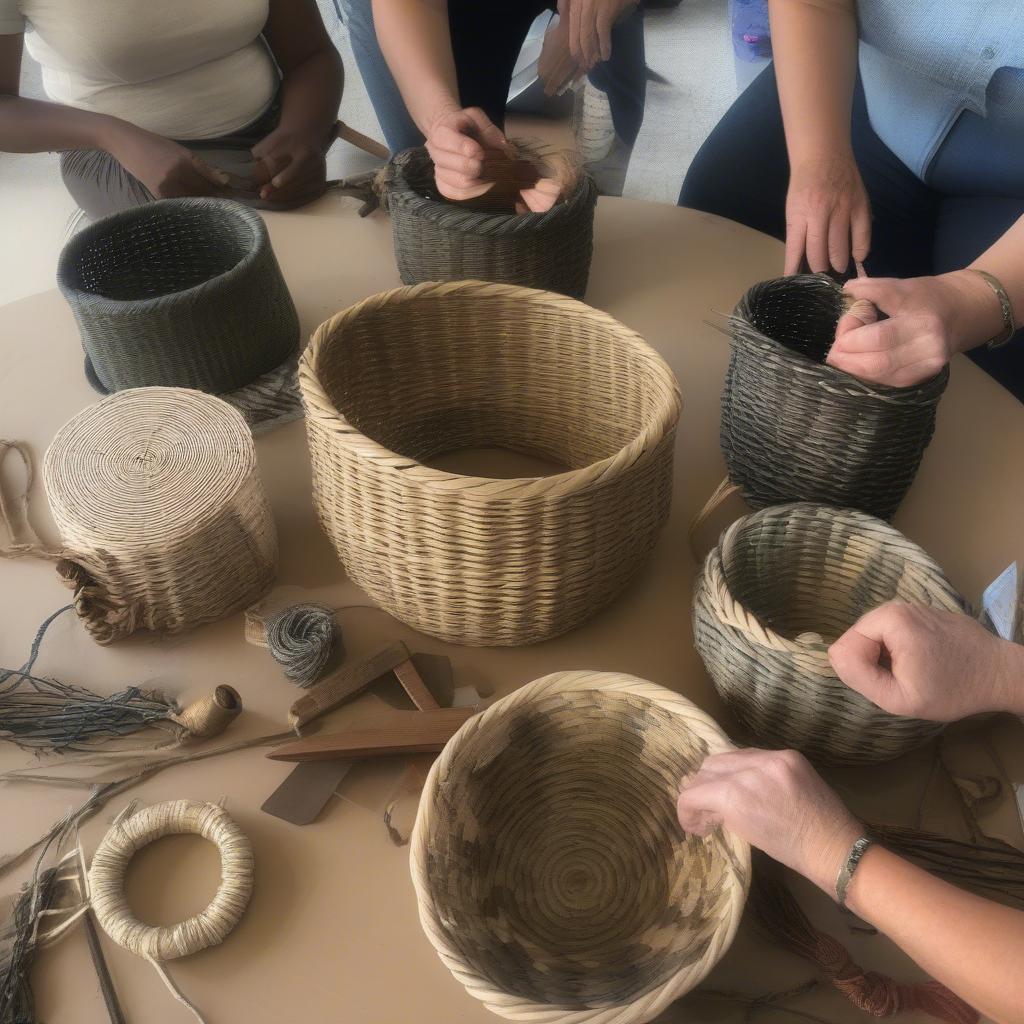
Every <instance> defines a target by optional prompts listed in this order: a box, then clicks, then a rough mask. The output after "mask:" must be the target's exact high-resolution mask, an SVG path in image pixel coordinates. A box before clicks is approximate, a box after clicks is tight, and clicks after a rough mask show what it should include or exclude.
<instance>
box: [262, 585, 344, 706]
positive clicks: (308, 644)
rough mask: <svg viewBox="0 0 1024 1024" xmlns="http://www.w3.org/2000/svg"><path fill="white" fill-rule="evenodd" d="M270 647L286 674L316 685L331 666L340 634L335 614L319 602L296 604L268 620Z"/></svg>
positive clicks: (301, 681) (306, 683) (290, 677)
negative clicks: (328, 666) (330, 662)
mask: <svg viewBox="0 0 1024 1024" xmlns="http://www.w3.org/2000/svg"><path fill="white" fill-rule="evenodd" d="M266 633H267V647H268V648H269V650H270V653H271V654H272V655H273V656H274V660H275V661H276V662H277V663H278V664H279V665H280V666H281V667H282V668H283V669H284V673H285V675H286V676H287V677H288V678H289V679H291V680H292V681H294V682H296V683H298V685H299V686H303V687H305V686H312V685H313V683H315V682H316V681H317V680H318V679H319V678H320V676H321V675H322V674H323V671H324V669H325V668H326V667H327V663H328V661H330V659H331V654H332V653H333V651H334V645H335V642H336V641H337V639H338V638H339V636H340V633H339V631H338V627H337V624H336V623H335V621H334V614H333V613H332V612H331V610H330V608H324V607H323V606H322V605H319V604H296V605H292V606H291V607H290V608H285V609H284V610H283V611H280V612H278V613H277V614H276V615H273V616H271V617H270V618H269V619H267V622H266Z"/></svg>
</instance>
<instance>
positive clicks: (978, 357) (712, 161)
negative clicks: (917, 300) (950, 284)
mask: <svg viewBox="0 0 1024 1024" xmlns="http://www.w3.org/2000/svg"><path fill="white" fill-rule="evenodd" d="M851 127H852V137H853V151H854V155H855V157H856V159H857V166H858V167H859V168H860V173H861V177H862V178H863V180H864V187H865V188H866V189H867V193H868V196H869V197H870V199H871V211H872V224H871V252H870V255H869V256H868V258H867V260H865V264H864V266H865V269H866V270H867V272H868V273H869V274H870V275H871V276H872V277H921V276H925V275H930V274H943V273H946V272H948V271H951V270H958V269H960V268H962V267H966V266H967V265H968V264H969V263H970V262H972V261H973V260H974V259H975V258H976V257H977V256H979V255H980V254H981V253H982V252H984V251H985V250H986V249H987V248H988V247H989V246H990V245H991V244H992V243H993V242H995V241H996V239H997V238H999V236H1000V235H1002V234H1003V233H1004V232H1005V231H1007V229H1009V228H1010V227H1011V226H1012V225H1013V223H1014V222H1015V221H1016V220H1017V219H1018V218H1019V217H1021V216H1022V215H1024V182H1022V183H1021V190H1022V191H1021V195H1019V196H1017V197H1008V198H1003V197H993V196H979V195H967V194H955V195H954V194H948V193H944V192H939V191H937V190H935V189H933V188H930V187H929V186H928V185H926V184H925V183H924V182H922V181H921V180H920V179H919V178H917V176H916V175H914V174H913V173H912V172H911V171H910V170H909V169H908V168H907V167H906V165H905V164H903V163H902V162H901V161H900V160H899V159H898V158H897V157H896V156H895V154H894V153H893V152H892V151H891V150H890V149H889V148H888V147H887V146H886V145H885V144H884V143H883V142H882V141H881V139H879V138H878V136H877V135H876V134H875V133H874V131H873V129H872V128H871V124H870V122H869V120H868V113H867V107H866V105H865V103H864V94H863V92H862V90H861V88H860V84H859V83H858V85H857V91H856V94H855V97H854V104H853V120H852V126H851ZM788 183H789V161H788V159H787V156H786V140H785V135H784V133H783V128H782V113H781V111H780V109H779V97H778V90H777V88H776V85H775V69H774V67H771V66H769V67H768V68H766V69H765V70H764V71H763V72H762V73H761V74H760V75H759V76H758V77H757V79H756V80H755V81H754V82H753V84H751V86H750V87H749V88H748V89H747V90H746V92H744V93H743V94H742V95H741V96H740V97H739V98H738V99H737V100H736V102H735V103H734V104H733V105H732V107H730V109H729V110H728V111H727V112H726V114H725V116H724V117H723V118H722V120H721V121H719V122H718V125H717V126H716V127H715V129H714V131H713V132H712V133H711V134H710V135H709V136H708V138H707V140H706V141H705V143H704V145H703V146H701V148H700V151H699V152H698V153H697V156H696V157H695V159H694V161H693V164H692V165H691V166H690V170H689V172H688V173H687V175H686V180H685V181H684V182H683V188H682V191H681V192H680V194H679V205H680V206H688V207H690V208H692V209H695V210H703V211H705V212H707V213H715V214H718V215H719V216H721V217H727V218H728V219H729V220H734V221H738V222H739V223H741V224H746V225H748V226H749V227H752V228H756V229H757V230H758V231H763V232H764V233H765V234H768V235H772V236H774V237H775V238H779V239H782V240H784V239H785V237H786V188H787V186H788ZM970 356H971V358H972V359H973V360H974V361H975V362H976V363H977V364H978V365H979V366H981V367H982V368H983V369H984V370H985V371H986V372H988V373H989V374H991V375H992V376H993V377H995V379H996V380H998V381H999V382H1000V383H1001V384H1002V385H1003V386H1004V387H1006V388H1008V389H1009V390H1010V391H1012V392H1013V394H1014V395H1016V396H1017V398H1018V399H1020V400H1021V401H1024V331H1018V332H1017V333H1016V334H1015V335H1014V337H1013V338H1012V339H1011V340H1010V342H1009V344H1007V345H1005V346H1004V347H1002V348H999V349H988V348H984V347H982V348H980V349H975V350H974V351H973V352H971V353H970Z"/></svg>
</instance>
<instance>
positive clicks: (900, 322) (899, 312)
mask: <svg viewBox="0 0 1024 1024" xmlns="http://www.w3.org/2000/svg"><path fill="white" fill-rule="evenodd" d="M843 290H844V291H845V292H846V294H847V295H850V296H852V297H853V298H854V299H857V300H858V305H859V306H860V308H859V309H857V308H855V309H851V310H850V312H848V313H847V314H846V315H845V316H844V317H843V318H842V319H841V320H840V321H839V325H838V327H837V328H836V340H835V344H834V345H833V346H832V350H831V351H830V352H829V354H828V359H827V362H828V363H829V364H830V365H831V366H834V367H836V369H839V370H844V371H845V372H846V373H850V374H852V375H853V376H854V377H860V378H861V379H862V380H870V381H874V382H875V383H876V384H890V385H892V386H894V387H909V386H910V385H912V384H919V383H920V382H921V381H924V380H928V379H929V378H930V377H934V376H935V374H937V373H938V372H939V370H941V369H942V367H943V366H945V365H946V363H948V362H949V360H950V357H951V356H952V355H953V354H954V353H956V352H962V351H966V350H967V349H969V348H974V346H975V345H980V344H982V343H983V342H985V341H987V340H988V339H989V338H992V337H995V335H997V334H998V333H999V331H1000V330H1001V329H1002V326H1003V319H1002V312H1001V310H1000V307H999V300H998V299H997V298H996V296H995V294H994V293H993V291H992V289H991V288H989V286H988V285H987V284H986V283H985V281H984V280H983V279H982V278H981V276H980V275H978V274H975V273H973V272H972V271H969V270H958V271H955V272H954V273H951V274H941V275H939V276H938V277H912V278H909V279H907V280H905V281H900V280H897V279H895V278H884V277H879V278H868V277H864V278H857V279H856V280H852V281H847V282H846V285H845V286H844V289H843ZM861 301H863V305H862V304H861ZM868 304H870V306H874V307H877V308H878V309H880V310H881V311H882V312H883V313H885V314H886V316H888V317H889V319H887V320H881V321H878V322H877V323H876V322H875V320H876V319H877V318H876V317H873V316H872V315H871V314H870V313H866V312H865V310H866V309H870V306H869V305H868Z"/></svg>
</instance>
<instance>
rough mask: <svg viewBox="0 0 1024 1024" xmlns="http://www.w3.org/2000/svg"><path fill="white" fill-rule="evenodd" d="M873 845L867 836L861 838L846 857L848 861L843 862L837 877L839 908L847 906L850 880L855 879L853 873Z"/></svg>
mask: <svg viewBox="0 0 1024 1024" xmlns="http://www.w3.org/2000/svg"><path fill="white" fill-rule="evenodd" d="M873 845H874V841H873V840H871V839H869V838H868V837H867V836H861V837H860V839H858V840H857V841H856V842H855V843H854V844H853V846H851V847H850V852H849V853H848V854H847V855H846V860H845V861H843V866H842V867H841V868H840V869H839V875H838V876H837V877H836V902H837V903H838V904H839V906H841V907H845V906H846V892H847V890H848V889H849V888H850V879H851V878H853V873H854V871H856V870H857V865H858V864H860V861H861V858H862V857H863V856H864V854H865V853H866V852H867V851H868V849H869V847H871V846H873Z"/></svg>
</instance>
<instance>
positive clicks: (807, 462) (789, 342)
mask: <svg viewBox="0 0 1024 1024" xmlns="http://www.w3.org/2000/svg"><path fill="white" fill-rule="evenodd" d="M843 309H844V303H843V293H842V290H841V289H840V288H839V286H838V285H836V284H835V283H834V282H833V281H832V280H831V279H830V278H827V277H825V276H823V275H817V274H802V275H798V276H795V277H784V278H779V279H778V280H774V281H763V282H761V283H760V284H756V285H754V286H753V288H751V289H750V290H749V291H748V292H747V294H746V295H744V296H743V298H742V299H741V300H740V303H739V305H737V307H736V309H735V311H734V313H733V315H732V317H731V318H730V321H729V326H730V333H731V336H732V358H731V359H730V362H729V369H728V372H727V374H726V378H725V389H724V391H723V393H722V426H721V445H722V453H723V455H724V456H725V462H726V465H727V466H728V470H729V479H730V480H731V481H732V482H733V483H734V484H738V485H739V487H740V488H741V490H742V491H743V496H744V497H745V498H746V500H747V502H748V503H749V504H750V505H751V506H752V507H753V508H764V507H766V506H768V505H778V504H781V503H784V502H787V501H816V502H823V503H825V504H828V505H835V506H836V507H838V508H857V509H861V510H862V511H865V512H870V513H871V514H872V515H876V516H879V517H880V518H882V519H889V518H891V517H892V515H893V513H894V512H895V511H896V508H897V506H898V505H899V503H900V502H901V501H902V500H903V496H904V495H905V494H906V492H907V490H908V488H909V487H910V485H911V483H912V482H913V479H914V476H915V475H916V473H917V468H918V466H919V465H920V463H921V457H922V455H923V454H924V450H925V448H926V447H927V446H928V443H929V442H930V441H931V438H932V433H933V431H934V429H935V409H936V406H937V405H938V402H939V398H940V397H941V396H942V392H943V391H944V390H945V387H946V382H947V380H948V379H949V370H948V369H945V368H944V369H943V370H942V372H941V373H939V374H938V375H937V376H935V377H933V378H931V379H930V380H928V381H925V382H924V383H922V384H917V385H914V386H913V387H908V388H892V387H885V386H883V385H879V384H871V383H868V382H866V381H861V380H858V379H857V378H855V377H851V376H850V375H849V374H847V373H843V372H842V371H841V370H837V369H835V368H834V367H831V366H828V365H826V364H825V358H826V357H827V356H828V352H829V349H830V348H831V346H832V341H833V339H834V337H835V331H836V324H837V323H838V321H839V318H840V316H841V315H842V313H843Z"/></svg>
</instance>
